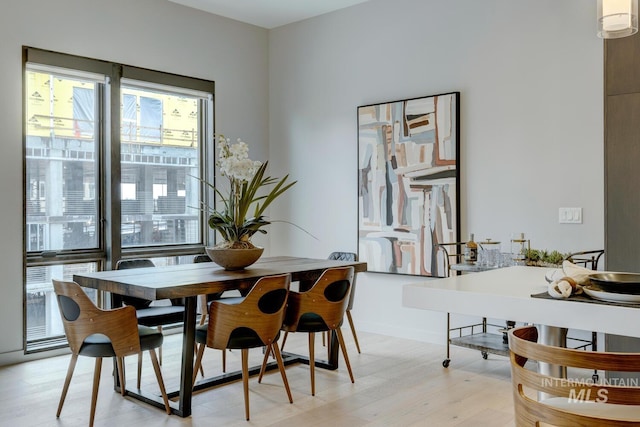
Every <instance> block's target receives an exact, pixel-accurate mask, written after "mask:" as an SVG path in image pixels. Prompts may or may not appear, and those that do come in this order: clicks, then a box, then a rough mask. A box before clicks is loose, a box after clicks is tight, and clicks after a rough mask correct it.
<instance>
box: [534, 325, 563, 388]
mask: <svg viewBox="0 0 640 427" xmlns="http://www.w3.org/2000/svg"><path fill="white" fill-rule="evenodd" d="M538 331H539V333H540V335H539V338H538V342H539V343H540V344H544V345H552V346H554V347H563V348H564V347H566V346H567V329H566V328H557V327H555V326H545V325H538ZM538 372H539V373H540V374H544V375H549V376H552V377H557V378H567V367H566V366H560V365H552V364H549V363H542V362H538ZM548 397H552V396H550V395H548V394H547V393H538V399H540V400H543V399H546V398H548Z"/></svg>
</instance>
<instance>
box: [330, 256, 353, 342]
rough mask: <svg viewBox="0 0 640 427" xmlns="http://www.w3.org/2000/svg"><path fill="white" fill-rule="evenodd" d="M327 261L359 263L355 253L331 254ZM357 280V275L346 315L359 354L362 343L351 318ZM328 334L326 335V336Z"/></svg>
mask: <svg viewBox="0 0 640 427" xmlns="http://www.w3.org/2000/svg"><path fill="white" fill-rule="evenodd" d="M327 259H330V260H338V261H358V255H357V254H355V253H353V252H331V253H330V254H329V257H328V258H327ZM356 278H357V275H354V276H353V282H352V283H351V293H350V294H349V303H348V304H347V310H346V311H345V314H346V315H347V320H348V321H349V327H350V328H351V333H352V334H353V340H354V341H355V344H356V349H357V350H358V353H360V343H359V342H358V335H357V334H356V328H355V326H354V324H353V317H351V309H352V308H353V299H354V297H355V294H356ZM325 335H326V333H324V334H323V335H322V336H323V339H324V336H325Z"/></svg>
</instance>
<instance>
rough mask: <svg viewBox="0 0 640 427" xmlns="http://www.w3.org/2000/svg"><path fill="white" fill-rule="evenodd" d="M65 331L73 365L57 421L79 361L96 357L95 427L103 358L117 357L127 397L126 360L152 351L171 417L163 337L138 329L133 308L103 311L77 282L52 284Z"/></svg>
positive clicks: (69, 372)
mask: <svg viewBox="0 0 640 427" xmlns="http://www.w3.org/2000/svg"><path fill="white" fill-rule="evenodd" d="M53 288H54V290H55V293H56V296H57V299H58V307H59V308H60V315H61V316H62V323H63V325H64V331H65V334H66V336H67V341H68V342H69V348H70V349H71V361H70V362H69V369H68V371H67V377H66V378H65V381H64V386H63V388H62V395H61V396H60V403H59V404H58V412H57V413H56V417H60V413H61V412H62V406H63V405H64V401H65V398H66V396H67V391H68V390H69V383H70V382H71V377H72V376H73V371H74V369H75V366H76V362H77V360H78V356H88V357H95V358H96V362H95V370H94V374H93V392H92V394H91V408H90V417H89V426H93V421H94V417H95V411H96V401H97V398H98V387H99V385H100V372H101V370H102V358H103V357H115V358H116V365H117V372H118V377H119V380H120V391H121V394H122V395H123V396H124V395H125V386H126V383H125V374H124V358H125V356H129V355H132V354H139V353H141V352H143V351H149V354H150V356H151V362H152V363H153V368H154V371H155V373H156V378H157V379H158V385H159V386H160V393H161V395H162V399H163V400H164V405H165V409H166V411H167V414H170V413H171V408H170V406H169V400H168V398H167V393H166V391H165V387H164V381H163V380H162V373H161V372H160V364H159V363H158V358H157V356H156V352H155V349H156V348H160V346H161V345H162V340H163V336H162V333H161V332H159V331H158V330H157V329H155V328H149V327H145V326H140V325H138V321H137V319H136V311H135V309H134V308H133V307H130V306H127V307H120V308H116V309H114V310H102V309H100V308H98V307H96V306H95V304H94V303H93V302H92V301H91V300H90V299H89V297H88V296H87V295H86V294H85V293H84V291H83V290H82V288H81V287H80V285H78V284H77V283H75V282H65V281H59V280H53Z"/></svg>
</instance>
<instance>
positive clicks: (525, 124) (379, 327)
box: [0, 0, 604, 364]
mask: <svg viewBox="0 0 640 427" xmlns="http://www.w3.org/2000/svg"><path fill="white" fill-rule="evenodd" d="M592 3H595V2H592V1H585V0H562V1H561V2H559V1H554V0H522V1H518V2H514V1H510V0H483V1H482V2H480V1H477V0H429V1H425V0H393V1H391V0H371V1H370V2H368V3H365V4H362V5H358V6H354V7H352V8H349V9H345V10H342V11H338V12H336V13H331V14H327V15H323V16H321V17H318V18H314V19H310V20H306V21H303V22H301V23H297V24H292V25H289V26H285V27H281V28H278V29H275V30H272V31H270V32H267V31H266V30H264V29H260V28H257V27H253V26H250V25H246V24H241V23H238V22H235V21H232V20H228V19H224V18H221V17H216V16H213V15H210V14H206V13H204V12H199V11H196V10H192V9H189V8H185V7H182V6H179V5H176V4H173V3H170V2H164V1H159V0H136V1H131V0H110V1H108V2H106V1H102V0H100V1H99V0H85V1H83V0H56V1H55V2H51V1H47V0H21V1H19V2H12V5H11V8H10V9H9V8H4V9H3V10H2V14H0V57H1V58H2V61H0V75H1V76H2V78H1V79H0V93H2V94H3V98H2V102H0V129H2V132H1V134H0V135H2V156H0V194H2V197H3V200H2V202H3V203H2V206H1V207H0V224H2V226H3V239H2V240H1V241H0V251H1V253H2V254H3V256H2V257H0V271H1V272H2V275H3V281H2V282H1V283H0V291H1V292H2V299H1V300H0V364H4V363H10V362H12V361H17V360H20V359H21V358H23V357H22V304H23V291H22V284H23V268H22V265H23V264H22V186H21V185H20V184H19V183H20V182H21V180H22V169H21V168H22V164H23V157H22V124H21V123H22V110H21V105H22V97H21V88H22V72H21V46H23V45H27V46H33V47H38V48H43V49H50V50H54V51H59V52H67V53H71V54H75V55H83V56H87V57H92V58H100V59H106V60H114V61H119V62H123V63H126V64H130V65H134V66H140V67H146V68H151V69H157V70H161V71H168V72H173V73H177V74H184V75H190V76H195V77H201V78H205V79H211V80H215V82H216V125H217V130H218V131H220V132H224V133H226V134H227V135H228V136H231V137H236V136H239V137H242V138H243V139H244V140H246V141H247V142H249V143H250V146H251V150H252V151H251V153H252V157H254V156H255V158H264V157H267V156H268V157H269V160H270V164H271V169H272V173H273V175H275V176H280V174H281V172H282V171H286V172H290V173H291V176H292V178H294V179H297V180H298V181H299V183H298V184H297V185H296V186H294V188H293V189H292V190H291V191H290V193H289V194H286V195H285V196H284V197H283V198H282V199H281V200H279V201H278V202H277V203H276V204H275V205H274V209H273V211H272V212H271V214H272V218H274V219H282V220H288V221H293V222H294V223H295V224H297V225H299V226H301V227H303V228H304V229H306V230H307V231H309V232H311V233H312V234H314V235H315V236H317V237H318V240H314V239H312V238H310V237H309V236H307V235H306V234H304V233H303V232H301V231H299V230H298V229H296V228H294V227H291V226H288V225H286V224H280V223H276V224H273V225H272V226H271V228H270V230H269V234H268V238H267V239H266V244H267V245H270V253H271V254H274V255H279V254H286V255H301V256H315V257H325V256H326V255H327V254H328V253H329V252H331V251H333V250H336V249H340V250H351V251H356V250H357V199H356V194H357V171H356V167H357V161H356V158H357V129H356V108H357V106H358V105H365V104H371V103H377V102H384V101H390V100H396V99H402V98H409V97H416V96H424V95H430V94H436V93H441V92H448V91H454V90H458V91H460V92H461V106H462V111H461V126H462V140H461V143H462V149H461V156H460V157H461V162H460V164H461V170H462V185H461V199H462V203H461V209H462V212H463V215H462V230H463V236H465V235H466V233H468V232H470V231H472V232H475V233H476V235H477V236H478V237H479V238H485V237H492V238H493V239H494V240H497V239H499V240H503V241H505V240H507V239H508V238H509V234H510V233H511V232H514V231H524V232H526V233H528V234H529V235H530V236H531V238H532V240H533V242H532V243H533V245H534V246H536V247H541V248H545V247H548V248H555V249H559V250H565V251H566V250H574V249H584V248H595V247H602V246H603V241H604V239H603V230H604V225H603V222H604V221H603V179H602V177H603V162H602V152H603V148H602V133H603V130H602V122H603V120H602V104H603V102H602V93H603V87H602V42H601V41H600V40H598V39H597V38H596V37H595V35H594V34H595V5H594V4H592ZM560 206H580V207H583V208H584V223H583V224H582V225H558V224H557V209H558V207H560ZM269 240H270V242H269ZM417 279H419V278H416V277H402V276H394V275H384V274H367V275H361V276H360V277H359V279H358V291H357V293H358V297H357V302H356V307H355V309H354V314H355V318H356V322H357V325H358V327H359V328H360V329H363V330H370V331H376V332H380V333H386V334H395V335H398V336H409V337H415V338H418V339H426V340H429V341H440V340H442V335H443V331H444V319H443V316H442V315H438V314H434V313H427V312H420V311H416V310H409V309H404V308H402V306H401V289H402V284H403V283H406V282H407V281H413V280H417ZM365 348H366V347H365ZM365 351H366V350H365Z"/></svg>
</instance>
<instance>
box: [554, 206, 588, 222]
mask: <svg viewBox="0 0 640 427" xmlns="http://www.w3.org/2000/svg"><path fill="white" fill-rule="evenodd" d="M558 222H559V223H560V224H582V208H559V209H558Z"/></svg>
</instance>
